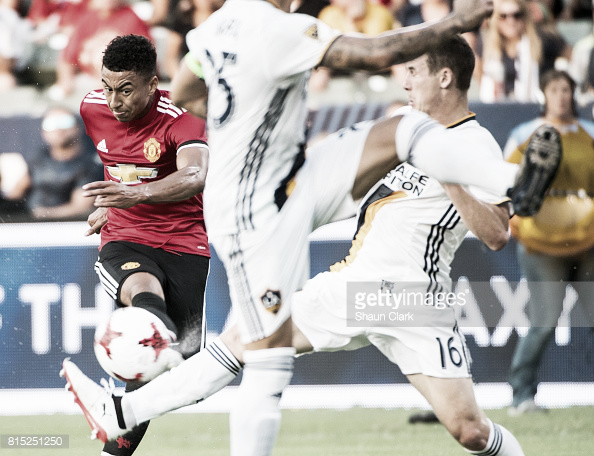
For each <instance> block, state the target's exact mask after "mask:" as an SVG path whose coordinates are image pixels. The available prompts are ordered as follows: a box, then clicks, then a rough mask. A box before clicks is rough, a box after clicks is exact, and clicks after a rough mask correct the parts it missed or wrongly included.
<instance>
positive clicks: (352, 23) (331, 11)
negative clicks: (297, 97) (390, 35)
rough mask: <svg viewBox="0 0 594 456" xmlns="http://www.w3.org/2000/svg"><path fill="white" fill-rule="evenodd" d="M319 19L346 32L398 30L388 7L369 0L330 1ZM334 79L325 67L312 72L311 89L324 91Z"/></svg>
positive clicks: (370, 32) (365, 32) (375, 33)
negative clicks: (331, 79)
mask: <svg viewBox="0 0 594 456" xmlns="http://www.w3.org/2000/svg"><path fill="white" fill-rule="evenodd" d="M318 18H319V19H320V20H322V21H324V22H325V23H326V24H328V25H329V26H330V27H332V28H334V29H336V30H340V31H341V32H343V33H349V32H351V33H352V32H354V33H363V34H365V35H371V36H375V35H379V34H380V33H383V32H387V31H388V30H392V29H394V28H395V27H396V21H395V20H394V17H393V16H392V13H391V12H390V10H389V9H388V8H386V7H385V6H383V5H381V4H379V3H371V2H369V1H367V0H330V5H329V6H327V7H325V8H324V9H322V11H321V12H320V14H319V16H318ZM332 76H339V75H338V74H337V73H332V72H331V71H330V70H329V69H328V68H324V67H320V68H318V69H317V70H315V71H313V72H312V77H311V78H310V81H309V85H310V88H311V90H312V91H313V92H322V91H323V90H325V89H326V88H327V86H328V83H329V81H330V78H331V77H332ZM342 76H347V75H342ZM350 76H351V75H350V74H349V75H348V76H347V77H350Z"/></svg>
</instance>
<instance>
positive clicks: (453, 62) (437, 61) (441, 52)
mask: <svg viewBox="0 0 594 456" xmlns="http://www.w3.org/2000/svg"><path fill="white" fill-rule="evenodd" d="M426 55H427V65H428V67H429V71H430V72H431V73H435V72H437V71H439V70H441V69H442V68H449V69H450V70H452V73H454V80H455V83H456V88H457V89H458V90H461V91H463V92H466V91H467V90H468V89H469V88H470V82H471V81H472V73H473V72H474V51H473V50H472V48H471V47H470V45H469V44H468V42H467V41H466V40H465V39H464V38H463V37H462V36H461V35H455V36H453V37H451V38H447V39H445V40H443V41H442V42H441V43H439V44H438V45H437V46H435V47H434V48H432V49H431V50H430V51H429V52H427V54H426Z"/></svg>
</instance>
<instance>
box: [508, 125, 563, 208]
mask: <svg viewBox="0 0 594 456" xmlns="http://www.w3.org/2000/svg"><path fill="white" fill-rule="evenodd" d="M561 156H562V147H561V135H560V134H559V132H558V131H557V130H556V129H555V128H553V127H551V126H550V125H542V126H540V127H539V128H538V129H537V130H536V131H535V132H534V134H533V135H532V137H531V139H530V142H529V143H528V147H526V151H525V153H524V159H523V161H522V163H521V165H520V172H519V174H518V178H517V179H516V183H515V184H514V186H513V187H512V188H510V189H509V191H508V196H509V197H510V198H511V201H512V205H513V207H514V212H515V213H516V214H517V215H520V216H523V217H526V216H531V215H534V214H536V213H537V212H538V211H539V210H540V207H541V206H542V202H543V200H544V197H545V194H546V192H547V190H548V188H549V187H550V185H551V183H552V182H553V179H554V178H555V176H556V174H557V170H558V168H559V164H560V163H561Z"/></svg>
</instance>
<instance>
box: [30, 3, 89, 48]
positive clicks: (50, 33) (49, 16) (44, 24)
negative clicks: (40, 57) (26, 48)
mask: <svg viewBox="0 0 594 456" xmlns="http://www.w3.org/2000/svg"><path fill="white" fill-rule="evenodd" d="M88 4H89V0H32V2H31V6H30V7H29V12H28V13H27V19H29V21H30V22H31V23H32V24H33V27H34V28H35V33H34V34H33V41H36V42H39V43H41V42H44V41H46V40H53V41H54V42H55V44H53V45H52V44H50V47H52V48H54V49H63V48H64V47H66V44H67V43H68V38H69V37H70V35H72V32H73V31H74V28H75V27H76V24H77V23H78V21H79V20H80V18H81V17H82V16H83V15H84V14H85V13H86V11H87V7H88Z"/></svg>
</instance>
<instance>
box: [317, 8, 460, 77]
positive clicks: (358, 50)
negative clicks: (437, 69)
mask: <svg viewBox="0 0 594 456" xmlns="http://www.w3.org/2000/svg"><path fill="white" fill-rule="evenodd" d="M460 30H461V28H460V26H459V23H458V21H457V20H456V16H454V15H450V16H449V17H448V18H446V19H445V20H443V21H440V22H437V23H433V24H423V25H420V26H416V27H407V28H406V29H399V30H394V31H390V32H387V33H383V34H381V35H378V36H376V37H365V36H361V35H342V36H340V37H338V38H337V39H336V41H335V42H334V43H333V44H332V45H331V46H330V48H329V49H328V51H327V52H326V55H325V56H324V58H323V59H322V62H321V65H322V66H325V67H328V68H332V69H336V70H349V69H351V70H368V71H379V70H384V69H386V68H388V67H390V66H392V65H397V64H399V63H404V62H407V61H409V60H412V59H415V58H417V57H419V56H420V55H422V54H424V53H425V52H427V50H429V49H430V48H431V47H432V46H435V45H436V44H438V43H439V42H440V41H441V40H442V39H443V38H444V37H445V36H449V35H454V34H456V33H458V32H460Z"/></svg>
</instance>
